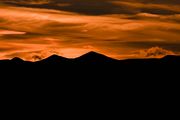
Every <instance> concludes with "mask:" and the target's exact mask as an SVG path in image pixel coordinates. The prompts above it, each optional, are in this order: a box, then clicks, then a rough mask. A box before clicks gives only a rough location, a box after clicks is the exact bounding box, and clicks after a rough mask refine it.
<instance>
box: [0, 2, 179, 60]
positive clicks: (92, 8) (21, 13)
mask: <svg viewBox="0 0 180 120" xmlns="http://www.w3.org/2000/svg"><path fill="white" fill-rule="evenodd" d="M89 51H96V52H100V53H102V54H105V55H108V56H110V57H113V58H117V59H127V58H146V57H147V58H150V57H162V56H164V55H168V54H180V0H0V59H6V58H13V57H21V58H23V59H25V60H35V57H34V56H39V58H45V57H47V56H50V55H52V54H58V55H61V56H64V57H69V58H73V57H77V56H79V55H82V54H84V53H86V52H89Z"/></svg>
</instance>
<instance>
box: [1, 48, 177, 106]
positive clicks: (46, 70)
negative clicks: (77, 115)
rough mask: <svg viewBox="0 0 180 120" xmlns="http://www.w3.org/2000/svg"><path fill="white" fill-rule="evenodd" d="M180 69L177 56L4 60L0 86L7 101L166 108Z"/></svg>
mask: <svg viewBox="0 0 180 120" xmlns="http://www.w3.org/2000/svg"><path fill="white" fill-rule="evenodd" d="M179 68H180V57H178V56H166V57H164V58H162V59H134V60H115V59H112V58H109V57H106V56H104V55H101V54H98V53H94V52H90V53H88V54H85V55H83V56H81V57H79V58H76V59H67V58H63V57H60V56H56V55H53V56H51V57H49V58H47V59H44V60H41V61H39V62H28V61H23V60H21V59H19V58H14V59H12V60H2V61H0V70H1V74H0V76H1V77H0V82H1V89H2V93H3V94H5V96H6V97H4V98H8V99H7V100H11V99H13V100H14V98H16V97H19V98H21V97H23V99H25V98H27V99H28V100H31V99H33V100H32V101H34V100H37V99H40V102H39V103H42V101H44V100H45V101H47V103H48V101H49V100H50V101H51V103H54V104H55V106H56V105H57V104H56V103H59V102H60V101H62V100H63V102H61V103H62V104H63V103H68V105H70V106H71V105H76V104H77V103H78V104H77V105H79V104H80V105H81V104H86V105H89V107H90V106H92V107H93V105H95V104H99V105H101V104H102V108H103V107H105V106H107V103H108V104H112V105H113V106H117V105H118V104H119V103H121V104H122V105H124V106H127V105H128V106H132V105H137V107H135V108H138V107H139V105H140V104H142V106H144V104H146V105H148V106H149V107H152V108H153V107H154V106H156V107H157V104H158V105H160V106H161V104H162V106H161V107H162V108H163V106H164V102H165V100H166V101H168V100H169V99H172V101H174V100H176V96H178V94H179V93H178V91H179ZM9 97H12V98H11V99H9ZM42 98H43V99H42ZM103 101H104V102H105V103H104V102H103ZM120 101H121V102H120ZM163 101H164V102H163ZM86 102H87V103H86ZM125 103H126V104H125ZM172 103H173V102H172ZM165 104H166V106H167V102H166V103H165ZM95 106H96V107H97V105H95ZM78 107H79V106H78ZM78 107H77V108H78ZM125 108H126V107H125ZM127 109H128V108H127Z"/></svg>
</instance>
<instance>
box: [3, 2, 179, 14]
mask: <svg viewBox="0 0 180 120" xmlns="http://www.w3.org/2000/svg"><path fill="white" fill-rule="evenodd" d="M1 1H2V2H4V3H8V4H14V5H18V6H26V7H37V8H47V9H56V10H65V11H70V12H76V13H81V14H88V15H103V14H134V13H138V12H147V13H154V14H177V13H180V11H176V10H173V9H167V8H166V7H160V6H153V7H152V8H148V7H147V8H146V6H149V4H152V5H153V4H154V5H162V6H163V5H166V6H167V5H178V4H180V2H179V0H173V1H172V0H171V1H169V0H156V1H152V0H7V1H4V0H1ZM40 1H41V2H40ZM116 2H117V3H118V2H119V3H121V4H114V3H116ZM122 2H126V3H130V4H135V5H136V4H137V3H141V4H142V5H144V6H135V5H133V6H132V5H130V4H129V5H127V4H126V5H125V4H122ZM170 7H171V6H170ZM172 7H173V6H172Z"/></svg>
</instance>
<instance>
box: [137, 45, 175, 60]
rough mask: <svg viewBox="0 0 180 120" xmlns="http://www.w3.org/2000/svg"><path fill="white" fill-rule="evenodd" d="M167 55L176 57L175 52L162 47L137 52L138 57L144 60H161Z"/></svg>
mask: <svg viewBox="0 0 180 120" xmlns="http://www.w3.org/2000/svg"><path fill="white" fill-rule="evenodd" d="M166 55H175V53H174V52H173V51H170V50H166V49H163V48H160V47H152V48H149V49H145V50H140V51H139V52H137V54H136V56H138V57H144V58H161V57H164V56H166Z"/></svg>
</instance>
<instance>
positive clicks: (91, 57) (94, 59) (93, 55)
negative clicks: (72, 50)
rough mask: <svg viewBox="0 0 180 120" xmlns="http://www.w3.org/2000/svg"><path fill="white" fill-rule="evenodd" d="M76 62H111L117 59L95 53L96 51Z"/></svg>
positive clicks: (79, 58)
mask: <svg viewBox="0 0 180 120" xmlns="http://www.w3.org/2000/svg"><path fill="white" fill-rule="evenodd" d="M76 60H80V61H85V62H109V61H112V60H115V59H113V58H110V57H108V56H105V55H103V54H100V53H97V52H94V51H90V52H88V53H86V54H84V55H82V56H80V57H78V58H76Z"/></svg>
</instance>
